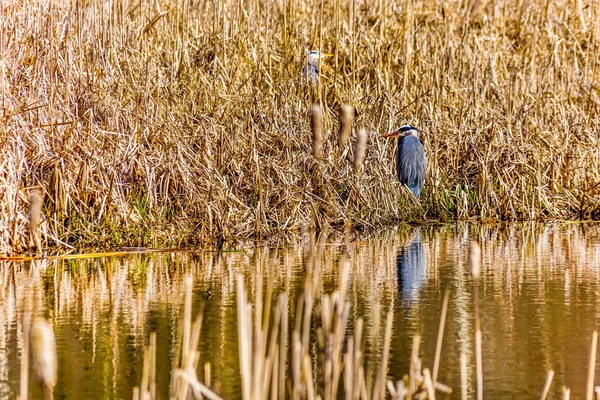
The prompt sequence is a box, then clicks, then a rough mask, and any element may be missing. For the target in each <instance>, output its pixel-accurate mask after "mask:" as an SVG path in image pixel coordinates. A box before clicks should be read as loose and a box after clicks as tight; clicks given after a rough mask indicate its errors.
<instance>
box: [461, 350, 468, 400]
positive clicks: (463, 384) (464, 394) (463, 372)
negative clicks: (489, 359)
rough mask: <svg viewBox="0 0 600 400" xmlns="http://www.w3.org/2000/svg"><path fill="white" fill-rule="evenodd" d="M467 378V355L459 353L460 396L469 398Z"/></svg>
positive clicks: (463, 399) (465, 399)
mask: <svg viewBox="0 0 600 400" xmlns="http://www.w3.org/2000/svg"><path fill="white" fill-rule="evenodd" d="M468 395H469V389H468V379H467V355H466V354H465V353H464V352H461V353H460V398H461V400H467V399H468V398H469V396H468Z"/></svg>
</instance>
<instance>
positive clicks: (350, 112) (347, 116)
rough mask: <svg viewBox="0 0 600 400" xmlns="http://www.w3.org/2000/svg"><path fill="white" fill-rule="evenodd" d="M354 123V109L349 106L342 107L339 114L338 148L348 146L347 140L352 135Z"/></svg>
mask: <svg viewBox="0 0 600 400" xmlns="http://www.w3.org/2000/svg"><path fill="white" fill-rule="evenodd" d="M353 121H354V107H352V106H351V105H349V104H345V105H343V106H342V110H341V112H340V132H339V135H338V146H340V147H341V148H343V147H345V146H346V145H347V144H348V139H349V138H350V134H351V133H352V122H353Z"/></svg>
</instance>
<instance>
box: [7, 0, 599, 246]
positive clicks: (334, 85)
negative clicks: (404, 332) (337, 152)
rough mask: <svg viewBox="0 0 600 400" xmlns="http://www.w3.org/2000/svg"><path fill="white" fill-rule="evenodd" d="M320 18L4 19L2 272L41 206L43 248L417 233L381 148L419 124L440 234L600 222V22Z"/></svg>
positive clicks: (559, 14) (430, 211) (552, 12)
mask: <svg viewBox="0 0 600 400" xmlns="http://www.w3.org/2000/svg"><path fill="white" fill-rule="evenodd" d="M317 3H319V2H310V1H303V2H300V3H298V4H296V3H295V2H291V3H289V4H287V3H286V6H285V7H282V6H281V4H280V2H275V1H271V0H260V1H258V2H256V4H255V3H254V2H253V3H251V4H252V6H251V5H250V3H244V2H241V3H240V2H239V1H234V0H226V1H221V2H219V3H218V4H217V3H215V5H217V6H216V7H215V6H211V5H210V4H209V3H206V2H200V3H197V2H190V1H187V0H186V1H183V2H180V3H178V4H179V6H178V7H175V6H174V4H173V3H169V2H166V3H164V4H163V3H161V4H159V3H156V2H141V3H139V6H136V7H132V8H130V7H128V5H127V4H128V3H126V2H121V1H119V0H114V1H110V2H108V3H105V2H96V1H92V2H90V3H89V4H88V5H86V7H85V11H84V10H82V9H81V8H80V7H79V6H78V3H74V2H72V1H66V0H60V1H53V2H46V3H39V2H37V1H33V0H27V1H19V2H10V4H2V15H3V18H2V21H1V24H2V29H1V30H0V35H2V38H1V40H0V42H1V43H2V62H1V65H0V90H1V93H2V96H1V105H0V106H1V107H2V110H1V112H0V148H1V149H2V153H3V155H5V157H3V159H2V160H0V233H1V234H0V254H9V253H12V252H15V251H21V250H24V249H25V248H26V246H27V239H28V235H29V233H28V229H27V225H28V222H27V209H28V205H29V204H28V203H29V202H28V200H27V199H28V197H29V193H31V191H32V190H34V189H35V190H39V192H40V195H41V196H42V198H43V203H42V213H43V215H42V218H41V221H40V224H41V225H40V231H41V233H42V238H41V239H42V242H43V243H44V244H45V245H46V246H50V247H63V248H65V247H68V246H97V247H106V246H119V245H136V246H148V247H157V246H162V247H167V246H169V247H173V246H187V245H202V244H206V243H209V242H211V243H214V242H219V241H224V240H231V239H236V238H248V237H254V236H260V237H267V236H270V237H284V238H285V237H289V236H291V235H295V234H296V233H297V232H298V231H299V230H300V226H301V225H302V224H311V223H312V221H313V220H314V216H313V215H312V213H313V210H316V211H317V212H318V213H322V215H320V216H319V219H320V220H322V222H327V223H330V224H331V225H334V226H336V224H340V225H341V224H342V223H343V221H344V220H349V221H352V223H353V224H354V225H355V226H358V227H362V228H365V229H374V228H378V227H381V226H384V225H386V224H389V223H393V222H396V221H397V220H406V219H411V218H414V212H412V211H411V209H410V207H409V206H407V205H406V204H404V202H403V200H402V199H404V198H405V197H406V195H405V194H403V193H402V192H401V191H400V189H399V184H398V183H397V182H396V180H395V177H394V174H393V162H392V159H393V152H394V150H395V146H394V143H392V142H393V141H389V142H386V141H383V140H380V139H379V138H378V134H379V133H381V132H387V131H388V129H390V128H391V127H394V126H397V125H400V124H402V123H405V122H408V123H412V124H414V125H417V126H418V127H419V128H421V129H422V130H423V131H424V132H426V151H427V154H428V168H429V169H428V175H427V179H426V182H427V183H426V186H425V189H424V193H423V196H422V198H421V201H422V204H423V207H424V209H425V211H426V216H427V217H428V218H439V219H445V220H448V219H456V218H459V219H463V218H479V219H482V220H486V221H494V220H506V219H543V218H563V219H564V218H566V219H580V218H584V219H587V218H597V217H598V216H599V215H600V200H599V199H600V196H599V194H600V155H599V154H600V153H599V152H598V148H599V147H598V143H599V140H600V137H599V133H598V132H600V118H598V116H599V110H600V97H599V96H598V87H597V82H599V81H600V80H599V78H600V76H599V74H600V69H599V68H597V65H598V57H600V51H599V40H600V32H598V29H599V28H598V24H596V23H594V22H595V20H596V19H597V15H595V13H597V11H594V10H597V9H598V3H597V0H594V1H592V2H591V3H590V6H589V7H585V6H584V7H580V4H581V2H560V3H556V4H554V3H548V2H544V1H531V2H527V3H525V4H524V3H522V2H519V1H511V0H506V1H504V2H501V3H494V4H492V3H489V2H488V3H487V4H488V6H484V4H486V2H483V1H482V2H475V3H473V2H464V1H459V0H454V1H450V2H444V5H443V7H440V6H439V5H438V3H435V2H428V1H423V0H417V1H411V2H408V3H407V2H398V1H395V2H391V3H388V2H386V1H380V2H379V1H378V2H373V7H362V6H361V5H360V4H358V3H357V4H355V3H356V2H355V1H344V2H338V1H335V2H322V3H320V4H317ZM375 3H377V4H375ZM523 4H524V5H523ZM585 4H586V5H587V4H588V3H585ZM321 6H322V8H321ZM266 10H268V12H267V11H266ZM499 10H502V12H499ZM24 15H26V16H27V18H24V17H23V16H24ZM282 21H283V22H282ZM378 24H379V25H378ZM319 47H320V48H321V50H322V51H324V52H331V51H332V50H335V62H332V63H331V65H329V64H328V63H327V62H326V61H325V62H323V63H322V65H321V74H320V85H319V93H320V94H321V95H322V96H321V98H319V103H320V104H321V105H322V107H323V141H322V146H323V147H322V151H323V155H324V157H323V161H322V163H321V164H322V165H320V168H321V170H322V175H323V181H324V182H327V185H326V187H325V191H326V193H325V195H323V196H314V195H312V193H313V190H312V188H310V184H309V182H310V179H307V176H306V174H305V173H304V171H306V170H307V168H306V167H307V165H309V163H310V162H311V161H312V160H311V158H312V157H311V132H310V127H309V125H310V107H311V104H312V103H313V99H311V98H310V96H311V94H310V93H309V92H310V90H307V88H306V87H305V86H302V82H301V80H300V79H299V75H300V70H301V68H302V66H303V63H304V62H305V56H306V52H307V51H308V50H312V49H317V48H319ZM342 104H351V105H352V106H354V107H355V108H356V110H357V111H358V118H357V121H356V122H355V123H356V124H357V127H360V128H364V129H365V130H366V131H367V132H368V133H369V137H370V140H369V143H367V144H366V159H365V162H364V164H363V171H362V174H363V179H361V180H360V182H359V183H356V182H354V179H353V178H352V176H351V175H352V174H349V173H348V170H349V169H351V168H349V167H350V166H349V165H347V163H345V162H343V163H339V162H338V160H335V159H332V158H331V157H329V154H330V153H331V150H332V148H333V146H334V145H335V143H336V142H337V141H338V140H339V139H338V137H337V135H336V134H332V132H338V126H337V122H336V121H335V120H336V118H332V116H334V115H337V113H338V111H339V110H341V105H342ZM343 131H344V132H346V131H347V125H345V126H344V129H343ZM344 138H345V135H343V136H342V142H343V141H344ZM355 140H356V138H355V137H352V134H350V141H351V142H352V146H351V148H354V141H355ZM355 185H360V186H361V190H360V196H361V197H360V199H359V200H360V201H356V202H352V203H348V196H349V193H350V192H351V191H352V190H351V188H352V187H353V186H355ZM399 198H400V200H399ZM324 202H327V203H329V208H331V209H332V212H327V213H326V212H325V209H326V207H321V205H322V203H324ZM257 221H258V222H257Z"/></svg>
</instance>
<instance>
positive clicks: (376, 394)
mask: <svg viewBox="0 0 600 400" xmlns="http://www.w3.org/2000/svg"><path fill="white" fill-rule="evenodd" d="M393 319H394V314H393V312H392V311H391V310H390V311H388V313H387V318H386V322H385V336H384V340H383V354H382V356H381V360H380V364H379V365H380V368H379V372H378V374H377V381H376V382H375V388H374V390H373V399H375V400H377V399H383V398H385V381H386V376H387V368H388V361H389V357H390V347H391V343H392V322H393ZM417 357H418V344H417Z"/></svg>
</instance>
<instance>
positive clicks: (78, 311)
mask: <svg viewBox="0 0 600 400" xmlns="http://www.w3.org/2000/svg"><path fill="white" fill-rule="evenodd" d="M470 240H478V241H479V242H480V243H481V248H482V277H481V281H480V283H479V285H478V294H479V296H478V297H479V300H480V312H481V327H482V331H483V373H484V394H485V396H484V397H485V398H486V399H501V398H523V399H526V398H538V397H539V395H540V394H541V391H542V388H543V386H544V382H545V378H546V374H547V372H548V371H549V370H551V369H552V370H554V371H555V376H554V382H553V384H552V391H551V394H552V397H553V398H560V397H561V393H562V387H563V386H567V387H569V388H570V389H571V395H572V398H581V397H582V396H583V394H584V390H585V383H586V374H587V364H588V360H589V353H590V346H591V337H592V332H593V330H594V329H598V327H599V321H600V292H599V286H600V285H599V283H600V279H599V273H600V272H599V266H600V225H598V224H533V223H532V224H529V223H528V224H503V225H497V226H478V225H468V224H458V225H456V224H453V225H445V226H439V227H428V226H423V227H420V228H414V227H406V228H401V229H398V230H394V231H392V232H388V233H387V234H385V235H382V236H379V237H375V238H372V239H369V240H362V241H351V242H343V241H340V240H331V241H327V242H326V244H324V245H323V247H322V248H321V250H322V258H321V260H320V261H321V264H320V265H321V267H320V272H319V276H318V288H317V290H316V294H317V297H319V296H320V295H322V294H324V293H330V292H331V291H333V290H334V289H335V288H336V285H337V282H338V279H339V271H340V265H341V264H340V263H341V260H342V259H345V258H347V259H348V260H350V273H349V277H348V278H349V288H348V295H347V301H348V302H349V303H350V310H351V311H350V320H351V321H350V323H349V329H352V327H353V323H354V322H353V321H355V320H356V318H358V317H362V318H364V320H365V323H366V326H367V329H368V328H369V327H372V326H373V325H374V324H376V323H377V322H379V323H380V324H384V319H385V314H386V312H387V311H388V310H393V312H394V324H393V337H392V347H391V359H390V364H389V365H390V369H389V373H388V376H389V377H390V378H393V379H394V380H396V379H400V378H401V377H402V376H403V375H404V374H405V373H407V372H408V370H409V361H410V360H409V355H410V351H411V345H412V337H413V336H414V335H417V334H418V335H421V356H422V358H423V363H424V365H425V366H428V367H431V365H432V363H433V354H434V348H435V341H436V337H437V330H438V324H439V318H440V309H441V304H442V299H443V296H444V291H445V290H446V289H447V290H449V293H450V307H449V310H448V318H447V324H446V335H445V337H444V342H443V350H442V361H441V365H440V374H439V380H440V381H441V382H443V383H445V384H447V385H449V386H451V387H452V388H454V390H455V392H454V394H453V395H452V396H449V397H451V398H458V397H459V387H460V386H459V385H460V368H459V359H460V354H461V352H464V353H465V354H467V355H468V357H469V386H470V390H472V388H473V387H474V380H473V376H474V320H473V290H474V287H473V282H472V279H471V277H470V275H469V268H468V244H469V242H470ZM308 247H309V246H308V245H306V244H305V245H304V246H293V247H276V248H273V247H258V248H248V249H242V250H244V251H241V252H202V253H194V254H192V253H166V254H141V255H140V254H137V255H130V256H126V257H116V258H109V257H105V258H96V259H86V260H52V261H48V260H41V261H31V262H20V263H17V262H2V263H0V302H1V304H2V307H1V308H0V398H15V397H16V396H17V394H18V390H19V374H20V356H21V349H22V345H23V340H22V339H23V338H22V333H21V332H22V320H23V313H24V311H25V310H30V311H31V312H32V313H33V314H34V315H41V316H44V317H46V318H47V319H49V320H50V322H51V323H52V325H53V327H54V330H55V334H56V338H57V351H58V365H59V380H58V383H57V386H56V389H55V398H57V399H81V398H86V399H100V398H124V399H128V398H131V396H132V388H133V387H134V386H136V385H139V383H140V381H141V374H142V359H143V348H144V345H145V344H147V343H148V337H149V334H150V332H156V333H157V345H158V346H157V347H158V350H157V371H158V375H157V386H158V394H159V397H160V398H168V386H169V381H170V371H171V369H172V362H173V358H174V353H175V348H176V342H177V329H178V324H179V320H180V315H181V312H182V301H183V293H184V277H185V276H186V275H188V274H190V275H192V276H193V278H194V282H195V283H194V292H193V304H194V313H195V312H196V311H197V310H199V309H201V308H202V310H203V315H204V321H203V326H202V336H201V344H200V370H199V374H200V375H201V374H203V370H204V368H203V365H204V363H206V362H209V363H210V365H211V376H212V385H213V386H214V387H215V389H216V390H218V391H219V392H220V394H221V395H222V396H223V397H225V398H229V399H236V398H240V378H239V364H238V349H237V346H238V339H237V316H236V285H235V283H236V276H237V275H238V274H243V276H244V277H245V282H246V286H247V288H248V291H249V297H250V300H251V301H253V299H254V295H255V294H256V293H255V291H256V289H255V288H256V286H257V281H258V280H259V279H261V277H262V279H263V280H264V282H265V284H264V285H263V287H264V286H266V285H267V284H268V283H270V284H272V285H273V289H274V292H275V293H276V294H277V293H281V292H286V293H288V295H289V298H290V305H289V314H290V319H291V321H292V323H291V324H290V326H293V317H294V310H295V300H296V299H297V297H298V295H299V293H300V292H301V291H302V287H303V283H304V279H305V276H306V270H307V262H308V261H307V260H308V258H309V257H308V253H309V252H308ZM274 297H275V296H274ZM317 301H318V300H317ZM369 340H372V339H369ZM599 378H600V365H598V366H597V367H596V381H597V382H600V381H599ZM31 391H32V397H34V398H40V397H41V393H40V392H39V391H38V390H37V388H36V387H35V385H33V384H32V385H31Z"/></svg>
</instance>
